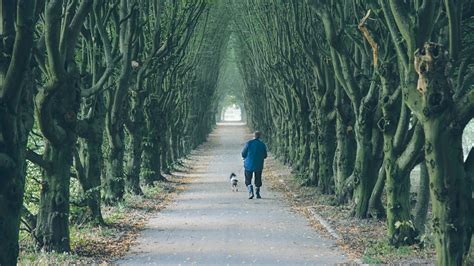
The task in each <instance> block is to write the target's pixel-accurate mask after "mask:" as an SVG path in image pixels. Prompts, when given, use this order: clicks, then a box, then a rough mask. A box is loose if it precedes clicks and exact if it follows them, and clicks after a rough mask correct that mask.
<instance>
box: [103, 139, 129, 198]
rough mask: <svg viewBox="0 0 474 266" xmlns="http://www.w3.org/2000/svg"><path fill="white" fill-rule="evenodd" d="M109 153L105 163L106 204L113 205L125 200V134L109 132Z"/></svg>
mask: <svg viewBox="0 0 474 266" xmlns="http://www.w3.org/2000/svg"><path fill="white" fill-rule="evenodd" d="M108 134H109V151H108V154H107V160H106V161H105V167H106V171H107V172H106V175H105V180H104V202H105V204H108V205H112V204H114V203H116V202H118V201H121V200H122V199H123V195H124V179H123V159H124V145H123V141H124V139H123V138H124V132H123V130H120V131H118V132H113V131H109V133H108Z"/></svg>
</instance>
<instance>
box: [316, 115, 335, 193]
mask: <svg viewBox="0 0 474 266" xmlns="http://www.w3.org/2000/svg"><path fill="white" fill-rule="evenodd" d="M321 109H323V108H321ZM328 116H329V114H328V112H324V111H323V110H319V112H318V123H317V124H318V156H319V158H318V161H319V167H318V168H319V171H318V176H319V182H318V187H319V189H320V190H321V191H322V192H323V193H324V194H331V193H333V192H334V180H333V177H334V176H333V171H332V170H333V159H334V152H335V143H336V140H335V139H334V137H335V131H334V129H335V128H334V126H333V124H334V123H332V121H331V120H330V118H329V117H328Z"/></svg>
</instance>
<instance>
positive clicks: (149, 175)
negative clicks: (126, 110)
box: [142, 95, 166, 186]
mask: <svg viewBox="0 0 474 266" xmlns="http://www.w3.org/2000/svg"><path fill="white" fill-rule="evenodd" d="M158 106H159V101H158V99H157V98H156V96H155V95H150V96H149V97H148V98H147V99H146V102H145V124H146V136H145V139H144V141H143V163H142V175H143V179H144V180H145V184H147V185H149V186H150V185H153V182H154V181H164V180H166V179H165V177H164V176H163V175H161V146H160V144H161V138H162V132H161V128H160V126H161V114H160V112H159V110H158V109H159V108H158Z"/></svg>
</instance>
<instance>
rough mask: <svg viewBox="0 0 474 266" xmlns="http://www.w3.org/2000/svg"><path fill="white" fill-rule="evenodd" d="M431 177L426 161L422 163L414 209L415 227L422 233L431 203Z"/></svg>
mask: <svg viewBox="0 0 474 266" xmlns="http://www.w3.org/2000/svg"><path fill="white" fill-rule="evenodd" d="M429 183H430V177H429V175H428V169H427V168H426V163H425V162H423V163H421V164H420V185H419V188H418V193H417V195H416V205H415V209H414V211H413V216H414V217H415V228H416V230H417V231H418V232H419V233H420V234H424V233H425V224H426V216H427V215H428V207H429V203H430V187H429Z"/></svg>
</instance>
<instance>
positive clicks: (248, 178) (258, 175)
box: [245, 170, 262, 187]
mask: <svg viewBox="0 0 474 266" xmlns="http://www.w3.org/2000/svg"><path fill="white" fill-rule="evenodd" d="M254 174H255V186H256V187H261V186H262V171H254V172H252V171H247V170H245V185H246V186H249V185H251V184H252V177H253V175H254Z"/></svg>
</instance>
